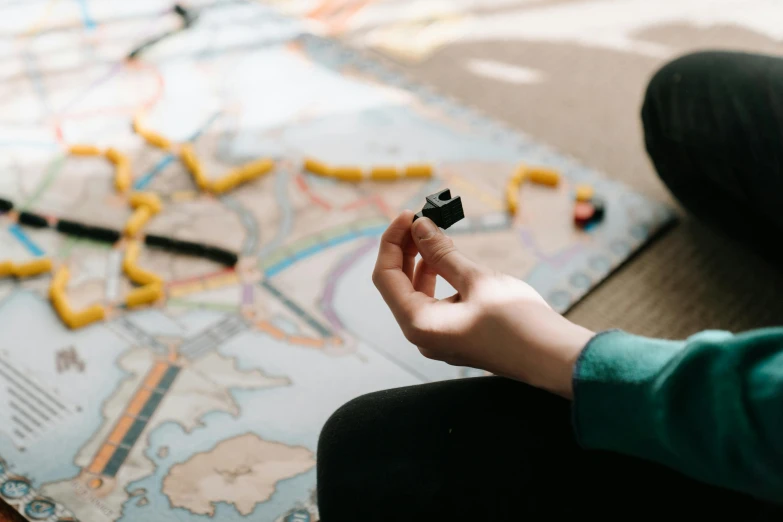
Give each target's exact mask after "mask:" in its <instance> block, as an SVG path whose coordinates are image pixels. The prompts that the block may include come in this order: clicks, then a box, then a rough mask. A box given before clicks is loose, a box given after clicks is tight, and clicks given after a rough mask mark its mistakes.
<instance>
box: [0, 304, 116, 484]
mask: <svg viewBox="0 0 783 522" xmlns="http://www.w3.org/2000/svg"><path fill="white" fill-rule="evenodd" d="M0 331H2V332H3V346H2V350H3V351H7V354H8V355H7V357H6V359H5V360H7V361H9V362H10V363H12V364H13V365H14V367H16V368H17V369H18V370H19V371H21V372H23V373H25V374H26V375H27V376H28V377H29V378H31V379H34V380H35V382H37V383H38V384H39V386H40V387H41V388H42V389H43V390H45V391H46V392H47V393H49V394H50V395H51V396H53V397H54V398H55V399H57V400H58V401H60V402H61V403H62V404H63V405H64V406H65V407H66V409H65V410H59V408H57V407H55V409H56V410H57V411H58V412H59V420H57V419H58V418H55V417H54V416H50V417H51V419H52V420H51V421H50V422H42V423H41V424H42V428H40V429H38V430H37V431H39V432H40V435H39V436H38V437H37V438H36V439H34V440H31V441H30V442H29V444H26V445H25V447H24V451H20V449H19V447H17V446H16V445H15V444H14V443H13V442H12V440H11V439H10V438H9V437H8V436H7V435H5V434H4V433H3V431H0V455H2V457H3V458H4V459H6V461H8V463H9V464H13V466H14V468H13V471H14V473H17V474H19V475H23V476H25V477H27V478H28V479H30V480H31V481H32V483H33V486H34V487H36V488H37V487H39V486H40V485H41V484H42V483H44V482H52V481H57V480H63V479H67V478H71V477H74V476H76V475H78V473H79V472H80V468H79V466H77V465H76V464H75V463H74V456H75V455H77V454H78V453H79V450H80V449H81V448H82V446H83V445H84V443H85V441H86V440H87V438H88V436H89V434H91V433H95V432H97V431H98V429H99V428H100V427H101V425H102V424H103V422H104V419H103V415H102V411H101V407H102V404H103V401H104V400H106V399H107V398H108V397H109V396H110V395H111V394H112V393H113V392H114V390H115V389H116V387H117V383H119V382H120V381H121V380H122V378H123V377H124V376H125V375H126V374H125V372H123V371H122V370H121V369H120V368H119V367H118V365H117V359H118V358H119V357H120V355H121V354H122V352H123V351H125V350H127V349H128V348H129V344H128V342H127V341H126V340H124V339H122V338H120V337H118V336H117V335H116V334H114V333H112V332H111V331H110V330H109V329H107V328H106V327H105V326H103V325H96V326H93V327H90V328H85V329H83V330H76V331H71V330H69V329H68V328H66V327H64V326H63V324H62V323H61V322H60V320H59V318H57V316H56V315H55V314H54V313H53V312H52V309H51V306H50V305H49V303H48V302H47V301H45V300H44V299H43V298H42V297H40V296H38V295H36V294H33V293H31V292H27V291H19V292H16V293H14V294H11V295H10V296H9V297H8V298H7V299H6V300H5V301H3V303H2V304H0ZM69 347H73V348H74V350H75V352H76V353H77V354H78V355H79V357H80V358H81V359H83V360H84V361H86V364H85V366H84V369H83V371H78V370H77V369H76V368H74V367H70V368H61V371H58V370H57V353H58V351H60V350H62V349H64V348H69ZM20 382H21V381H20ZM2 385H3V386H4V385H5V382H2ZM22 386H24V384H22ZM24 389H25V388H23V387H21V386H20V387H19V388H18V391H20V392H22V393H23V394H24V395H26V392H24ZM33 393H34V392H33ZM39 408H40V406H39ZM28 413H30V412H28ZM44 413H48V412H44ZM3 430H5V426H3Z"/></svg>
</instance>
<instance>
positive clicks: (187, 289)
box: [166, 268, 239, 298]
mask: <svg viewBox="0 0 783 522" xmlns="http://www.w3.org/2000/svg"><path fill="white" fill-rule="evenodd" d="M238 283H239V277H238V276H237V273H236V272H235V271H234V269H233V268H227V269H225V270H220V271H218V272H213V273H211V274H206V275H202V276H196V277H191V278H188V279H180V280H177V281H170V282H168V283H167V284H166V290H167V292H168V295H169V297H172V298H178V297H183V296H186V295H190V294H195V293H198V292H204V291H206V290H216V289H218V288H223V287H226V286H232V285H236V284H238Z"/></svg>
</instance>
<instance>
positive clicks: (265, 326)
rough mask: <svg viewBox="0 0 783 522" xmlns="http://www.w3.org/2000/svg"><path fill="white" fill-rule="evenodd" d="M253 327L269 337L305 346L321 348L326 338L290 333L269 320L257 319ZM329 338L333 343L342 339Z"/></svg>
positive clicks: (340, 341)
mask: <svg viewBox="0 0 783 522" xmlns="http://www.w3.org/2000/svg"><path fill="white" fill-rule="evenodd" d="M255 327H256V328H257V329H258V330H260V331H262V332H264V333H266V334H267V335H269V336H270V337H272V338H274V339H277V340H278V341H285V342H286V343H288V344H294V345H297V346H305V347H307V348H323V347H324V346H326V340H324V339H320V338H317V337H307V336H304V335H291V334H289V333H288V332H285V331H284V330H282V329H280V328H278V327H277V326H275V325H273V324H272V323H270V322H269V321H258V322H257V323H255ZM330 340H331V341H332V342H333V343H342V340H341V339H340V338H339V337H332V338H331V339H330Z"/></svg>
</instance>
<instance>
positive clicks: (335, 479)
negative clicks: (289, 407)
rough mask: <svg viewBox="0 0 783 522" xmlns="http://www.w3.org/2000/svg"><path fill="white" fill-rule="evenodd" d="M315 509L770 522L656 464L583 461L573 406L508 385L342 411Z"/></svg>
mask: <svg viewBox="0 0 783 522" xmlns="http://www.w3.org/2000/svg"><path fill="white" fill-rule="evenodd" d="M318 503H319V509H320V512H321V517H322V522H354V521H357V522H358V521H362V522H368V521H373V522H386V521H389V522H391V521H405V522H419V521H421V522H423V521H428V522H429V521H432V520H448V521H449V522H460V521H471V522H475V521H477V520H561V519H562V520H566V518H565V517H573V516H579V517H584V515H586V514H590V515H596V516H599V515H600V517H601V518H602V519H603V520H630V519H635V517H634V516H632V515H633V513H634V512H639V513H643V514H644V515H645V518H644V519H645V520H646V519H647V518H646V516H647V515H659V516H662V517H667V516H670V515H671V514H672V513H674V512H677V513H691V512H693V513H694V514H699V515H709V514H710V513H715V514H720V515H721V516H725V515H726V514H727V513H737V514H738V515H741V517H740V518H741V519H742V520H766V519H765V518H764V517H763V511H764V510H765V509H768V508H765V507H764V506H763V505H762V504H759V503H757V502H756V501H754V500H751V499H748V498H747V497H743V496H741V495H739V494H735V493H731V492H728V491H724V490H718V489H716V488H712V487H710V486H706V485H703V484H700V483H697V482H694V481H692V480H690V479H687V478H685V477H683V476H681V475H679V474H677V473H675V472H673V471H671V470H668V469H666V468H663V467H660V466H657V465H655V464H652V463H648V462H644V461H640V460H636V459H632V458H628V457H623V456H620V455H615V454H610V453H605V452H591V451H585V450H582V449H581V448H580V447H579V446H578V444H577V443H576V441H575V440H574V437H573V433H572V429H571V412H570V403H568V402H567V401H565V400H563V399H561V398H559V397H556V396H553V395H550V394H547V393H545V392H542V391H540V390H537V389H534V388H531V387H529V386H527V385H524V384H521V383H519V382H515V381H511V380H508V379H503V378H500V377H480V378H473V379H460V380H455V381H446V382H440V383H433V384H426V385H421V386H412V387H407V388H399V389H394V390H388V391H383V392H378V393H373V394H369V395H365V396H363V397H360V398H358V399H355V400H353V401H351V402H349V403H348V404H346V405H345V406H343V407H342V408H340V409H339V410H338V411H337V412H335V413H334V415H333V416H332V417H331V418H330V419H329V421H328V422H327V424H326V426H325V427H324V429H323V432H322V434H321V439H320V441H319V447H318ZM640 510H641V511H640ZM778 516H780V512H778ZM770 520H772V519H770Z"/></svg>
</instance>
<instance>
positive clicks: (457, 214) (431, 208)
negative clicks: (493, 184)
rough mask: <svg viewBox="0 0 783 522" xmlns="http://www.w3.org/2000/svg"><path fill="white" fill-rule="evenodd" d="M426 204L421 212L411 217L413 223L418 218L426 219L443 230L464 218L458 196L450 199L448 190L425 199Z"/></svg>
mask: <svg viewBox="0 0 783 522" xmlns="http://www.w3.org/2000/svg"><path fill="white" fill-rule="evenodd" d="M426 200H427V202H426V203H425V204H424V208H422V209H421V212H419V213H418V214H416V215H415V216H413V221H416V220H417V219H419V218H420V217H428V218H430V219H431V220H432V221H434V222H435V224H436V225H438V226H439V227H440V228H442V229H443V230H446V229H447V228H449V227H450V226H451V225H453V224H454V223H456V222H457V221H459V220H461V219H462V218H464V217H465V211H464V210H462V200H461V199H460V197H459V196H457V197H455V198H452V197H451V191H450V190H449V189H443V190H441V191H440V192H436V193H435V194H430V195H429V196H427V198H426Z"/></svg>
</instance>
